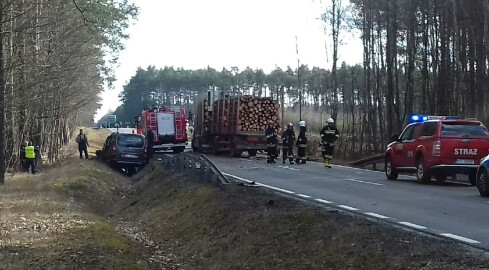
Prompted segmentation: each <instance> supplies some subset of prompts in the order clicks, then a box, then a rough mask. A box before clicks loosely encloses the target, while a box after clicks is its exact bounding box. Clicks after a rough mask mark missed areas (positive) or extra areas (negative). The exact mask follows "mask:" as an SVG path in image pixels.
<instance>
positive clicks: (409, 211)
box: [208, 155, 489, 249]
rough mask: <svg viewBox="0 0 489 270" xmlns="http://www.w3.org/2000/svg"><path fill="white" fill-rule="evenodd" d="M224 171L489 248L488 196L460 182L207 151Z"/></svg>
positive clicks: (307, 197)
mask: <svg viewBox="0 0 489 270" xmlns="http://www.w3.org/2000/svg"><path fill="white" fill-rule="evenodd" d="M208 157H209V158H210V159H211V160H212V161H213V162H214V163H215V165H216V166H217V167H218V168H219V169H220V170H221V171H222V172H223V173H224V174H225V175H227V176H230V177H234V178H236V179H239V180H243V181H256V182H257V183H259V184H263V185H265V186H266V187H268V188H272V189H275V190H277V191H279V192H284V193H287V194H289V195H292V196H297V197H300V198H302V199H307V200H313V201H316V202H318V203H322V204H326V205H329V206H332V207H337V208H340V209H344V210H346V211H351V212H358V213H360V214H363V215H367V216H370V217H373V218H377V219H382V220H384V221H387V222H392V223H395V224H397V225H400V226H404V227H409V228H412V229H415V230H421V231H424V232H428V233H430V234H435V235H440V236H442V237H447V238H450V239H455V240H457V241H461V242H464V243H468V244H471V245H473V246H477V247H480V248H484V249H489V230H488V224H489V211H488V208H489V201H488V199H485V198H483V197H481V196H479V193H478V191H477V188H476V187H474V186H470V185H468V184H463V183H453V182H447V183H444V184H435V183H434V182H433V184H429V185H422V184H419V183H417V182H416V180H415V179H414V178H413V177H409V176H400V177H399V180H397V181H389V180H386V177H385V175H384V173H381V172H374V171H369V170H363V169H355V168H348V167H342V166H334V167H333V168H331V169H328V168H325V167H324V166H323V165H322V164H320V163H317V162H309V163H308V164H306V165H288V164H285V165H283V164H282V162H281V161H280V162H279V163H277V164H270V165H269V164H266V160H263V159H256V158H255V159H253V158H240V159H232V158H229V157H217V156H212V155H209V156H208Z"/></svg>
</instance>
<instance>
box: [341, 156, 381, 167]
mask: <svg viewBox="0 0 489 270" xmlns="http://www.w3.org/2000/svg"><path fill="white" fill-rule="evenodd" d="M384 161H385V154H378V155H373V156H370V157H366V158H362V159H359V160H356V161H353V162H350V163H349V164H348V165H350V166H356V167H365V166H367V165H372V166H373V169H374V171H375V170H377V163H383V162H384Z"/></svg>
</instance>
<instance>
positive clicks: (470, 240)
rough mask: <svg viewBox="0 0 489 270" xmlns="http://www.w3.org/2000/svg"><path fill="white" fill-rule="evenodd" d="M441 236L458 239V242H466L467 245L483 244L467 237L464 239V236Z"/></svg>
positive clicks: (449, 234)
mask: <svg viewBox="0 0 489 270" xmlns="http://www.w3.org/2000/svg"><path fill="white" fill-rule="evenodd" d="M441 235H443V236H446V237H450V238H452V239H456V240H459V241H463V242H466V243H469V244H480V243H481V242H479V241H476V240H473V239H470V238H466V237H463V236H459V235H455V234H451V233H441Z"/></svg>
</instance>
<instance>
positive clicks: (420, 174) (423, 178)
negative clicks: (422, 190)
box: [416, 157, 431, 184]
mask: <svg viewBox="0 0 489 270" xmlns="http://www.w3.org/2000/svg"><path fill="white" fill-rule="evenodd" d="M416 178H417V179H418V182H419V183H421V184H426V183H428V182H429V181H430V180H431V175H430V172H429V170H428V169H426V167H425V166H424V160H423V158H422V157H420V158H418V159H417V160H416Z"/></svg>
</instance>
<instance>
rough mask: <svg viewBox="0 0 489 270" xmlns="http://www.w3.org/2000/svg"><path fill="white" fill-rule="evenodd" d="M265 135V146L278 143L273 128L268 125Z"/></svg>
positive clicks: (272, 145)
mask: <svg viewBox="0 0 489 270" xmlns="http://www.w3.org/2000/svg"><path fill="white" fill-rule="evenodd" d="M265 136H266V137H267V147H274V146H277V144H278V136H277V132H276V131H275V128H273V127H269V128H267V130H266V131H265Z"/></svg>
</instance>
